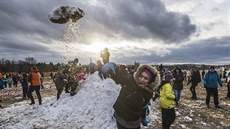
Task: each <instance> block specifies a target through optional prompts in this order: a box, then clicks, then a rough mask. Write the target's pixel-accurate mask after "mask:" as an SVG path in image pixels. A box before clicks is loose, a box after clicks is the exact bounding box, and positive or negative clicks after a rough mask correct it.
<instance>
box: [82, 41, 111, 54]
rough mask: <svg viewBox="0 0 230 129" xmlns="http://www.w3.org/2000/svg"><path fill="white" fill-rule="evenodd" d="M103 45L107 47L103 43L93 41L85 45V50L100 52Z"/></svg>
mask: <svg viewBox="0 0 230 129" xmlns="http://www.w3.org/2000/svg"><path fill="white" fill-rule="evenodd" d="M105 47H108V45H107V44H105V43H102V42H94V43H92V44H90V45H88V46H87V47H85V51H88V52H100V51H101V50H103V49H104V48H105Z"/></svg>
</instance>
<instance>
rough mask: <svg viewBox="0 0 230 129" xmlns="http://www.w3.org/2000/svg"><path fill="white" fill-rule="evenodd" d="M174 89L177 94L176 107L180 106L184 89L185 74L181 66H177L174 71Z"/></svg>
mask: <svg viewBox="0 0 230 129" xmlns="http://www.w3.org/2000/svg"><path fill="white" fill-rule="evenodd" d="M173 77H174V79H173V82H174V83H173V91H174V95H175V96H176V107H177V108H179V101H180V97H181V91H182V89H183V81H184V75H183V72H182V71H181V69H180V68H179V67H176V68H175V69H174V71H173Z"/></svg>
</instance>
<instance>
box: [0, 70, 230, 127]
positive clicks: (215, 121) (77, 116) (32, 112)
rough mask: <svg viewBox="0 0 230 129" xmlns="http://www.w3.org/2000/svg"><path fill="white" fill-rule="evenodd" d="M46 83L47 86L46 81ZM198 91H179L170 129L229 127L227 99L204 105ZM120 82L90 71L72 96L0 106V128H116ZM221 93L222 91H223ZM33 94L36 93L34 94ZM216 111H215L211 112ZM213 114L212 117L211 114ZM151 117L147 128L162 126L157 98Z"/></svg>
mask: <svg viewBox="0 0 230 129" xmlns="http://www.w3.org/2000/svg"><path fill="white" fill-rule="evenodd" d="M45 87H49V84H46V85H45ZM198 88H199V89H198V90H197V91H202V93H199V92H198V95H199V97H200V99H199V100H196V101H194V100H190V99H189V98H188V97H189V94H190V91H189V88H188V87H186V86H185V89H184V91H183V92H182V101H181V107H180V109H179V110H178V109H177V110H176V116H177V117H176V120H175V122H174V123H173V125H172V129H184V128H188V129H192V128H202V129H203V128H212V127H214V126H215V127H218V128H219V129H225V128H228V127H229V116H228V115H227V114H229V105H230V104H229V100H227V99H222V100H221V106H222V107H223V109H215V108H213V107H212V108H211V109H207V108H206V106H205V102H204V98H203V97H202V96H201V95H202V94H203V95H205V94H204V93H203V92H204V90H203V88H202V87H198ZM119 90H120V86H119V85H116V84H115V82H114V81H113V80H111V79H109V78H108V79H106V80H101V79H100V78H99V76H98V74H97V72H96V73H94V74H92V75H89V76H88V77H87V79H86V80H85V81H84V82H82V84H81V85H80V90H79V92H78V93H77V94H76V95H75V96H70V95H69V94H65V93H62V95H61V97H60V99H59V100H58V101H57V100H56V96H52V97H46V98H43V105H40V106H39V105H38V102H37V99H35V103H36V104H35V105H33V106H31V105H29V103H30V101H29V100H26V101H21V102H17V103H14V104H12V105H10V106H8V107H6V108H3V109H0V129H35V128H36V129H38V128H39V129H79V128H80V129H116V123H115V119H114V118H113V112H114V110H113V104H114V102H115V101H116V98H117V96H118V94H119ZM222 94H223V93H222ZM34 96H36V95H35V94H34ZM214 114H215V115H214ZM214 116H215V117H214ZM148 119H150V120H151V122H150V125H149V126H148V127H143V128H148V129H157V128H161V110H160V108H159V104H158V100H156V101H155V102H153V101H151V111H150V114H149V116H148Z"/></svg>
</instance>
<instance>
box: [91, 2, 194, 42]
mask: <svg viewBox="0 0 230 129" xmlns="http://www.w3.org/2000/svg"><path fill="white" fill-rule="evenodd" d="M104 5H105V6H106V7H104V6H102V7H96V8H94V10H92V9H90V10H89V13H90V14H89V15H92V16H91V17H93V18H94V21H96V22H98V23H100V24H102V25H103V27H106V28H100V29H102V30H105V31H108V32H109V34H114V35H121V36H123V38H126V39H146V38H147V39H154V38H155V39H161V40H163V41H165V42H166V43H172V42H174V43H175V42H180V41H183V40H185V39H187V38H189V36H191V35H192V34H193V33H194V32H195V31H196V26H195V25H194V24H191V21H190V18H189V16H188V15H184V14H183V15H182V14H180V13H175V12H168V11H167V10H166V9H165V6H164V4H163V3H161V2H160V1H158V0H154V1H153V0H145V1H130V0H129V1H123V0H122V1H120V0H118V1H113V2H112V1H110V2H108V1H106V3H105V4H104ZM90 11H92V12H90ZM99 27H100V26H99Z"/></svg>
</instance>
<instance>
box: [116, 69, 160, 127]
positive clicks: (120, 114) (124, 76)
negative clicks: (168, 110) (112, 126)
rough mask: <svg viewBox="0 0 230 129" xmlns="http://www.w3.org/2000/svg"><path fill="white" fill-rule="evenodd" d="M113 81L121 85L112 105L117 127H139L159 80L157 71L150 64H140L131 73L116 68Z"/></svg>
mask: <svg viewBox="0 0 230 129" xmlns="http://www.w3.org/2000/svg"><path fill="white" fill-rule="evenodd" d="M116 71H117V72H116V76H118V77H117V79H116V80H115V82H116V83H117V84H120V85H121V90H120V94H119V96H118V98H117V100H116V102H115V103H114V105H113V108H114V117H115V119H116V123H117V128H118V129H128V128H132V129H140V128H141V122H142V118H144V117H145V116H146V108H145V107H146V105H147V104H148V103H149V100H150V99H151V98H152V96H153V91H154V88H155V87H156V86H157V85H158V84H159V82H160V75H159V73H158V71H157V70H156V69H155V68H154V67H152V66H150V65H141V66H139V67H138V69H137V71H136V72H135V73H134V74H133V75H131V74H129V73H128V72H127V70H126V71H124V69H121V70H120V69H117V70H116ZM120 82H121V83H122V84H121V83H120Z"/></svg>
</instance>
